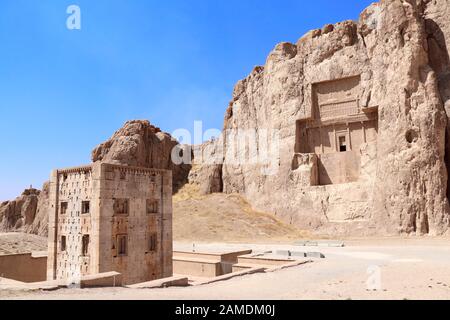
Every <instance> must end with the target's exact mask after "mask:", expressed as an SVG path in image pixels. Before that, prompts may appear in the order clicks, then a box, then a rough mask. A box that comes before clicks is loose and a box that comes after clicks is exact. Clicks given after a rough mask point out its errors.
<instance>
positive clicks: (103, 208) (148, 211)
mask: <svg viewBox="0 0 450 320" xmlns="http://www.w3.org/2000/svg"><path fill="white" fill-rule="evenodd" d="M49 222H50V223H49V255H48V257H49V258H48V268H47V276H48V279H49V280H52V279H61V280H65V279H73V280H77V279H79V278H80V277H82V276H85V275H94V274H99V273H105V272H111V271H116V272H119V273H121V276H122V281H123V283H124V284H134V283H139V282H146V281H151V280H155V279H159V278H164V277H169V276H172V175H171V172H170V171H167V170H156V169H147V168H137V167H130V166H120V165H113V164H104V163H96V164H93V165H91V166H86V167H79V168H73V169H65V170H58V171H55V172H54V173H53V175H52V179H51V184H50V218H49Z"/></svg>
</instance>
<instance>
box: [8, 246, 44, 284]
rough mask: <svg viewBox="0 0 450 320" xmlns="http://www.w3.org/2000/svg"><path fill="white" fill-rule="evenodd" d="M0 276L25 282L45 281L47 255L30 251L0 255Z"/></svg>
mask: <svg viewBox="0 0 450 320" xmlns="http://www.w3.org/2000/svg"><path fill="white" fill-rule="evenodd" d="M0 277H2V278H8V279H12V280H16V281H21V282H27V283H31V282H40V281H45V280H46V279H47V256H46V255H43V254H40V255H35V254H31V253H27V254H13V255H3V256H0Z"/></svg>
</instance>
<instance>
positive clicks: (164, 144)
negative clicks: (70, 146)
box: [92, 120, 191, 192]
mask: <svg viewBox="0 0 450 320" xmlns="http://www.w3.org/2000/svg"><path fill="white" fill-rule="evenodd" d="M177 146H179V143H178V142H177V141H176V140H175V139H173V138H172V137H171V136H170V134H168V133H164V132H161V130H160V129H159V128H156V127H154V126H152V125H151V124H150V122H149V121H147V120H134V121H128V122H127V123H125V125H124V126H123V127H122V128H121V129H119V130H118V131H117V132H116V133H115V134H114V135H113V136H112V137H111V139H109V140H108V141H106V142H105V143H102V144H101V145H99V146H98V147H96V148H95V149H94V150H93V151H92V161H93V162H97V161H100V162H105V163H111V164H120V165H128V166H135V167H144V168H154V169H167V170H172V171H173V185H174V192H176V191H177V190H178V189H179V188H180V187H181V186H182V185H183V184H184V183H186V181H187V177H188V174H189V170H190V168H191V166H190V165H180V166H178V165H175V164H174V163H173V162H172V159H171V154H172V150H173V149H174V148H175V147H177Z"/></svg>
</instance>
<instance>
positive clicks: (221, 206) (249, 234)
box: [173, 184, 308, 242]
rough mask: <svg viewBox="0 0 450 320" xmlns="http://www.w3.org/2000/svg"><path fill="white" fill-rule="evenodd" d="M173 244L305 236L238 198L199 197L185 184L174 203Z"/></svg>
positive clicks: (302, 232) (265, 239)
mask: <svg viewBox="0 0 450 320" xmlns="http://www.w3.org/2000/svg"><path fill="white" fill-rule="evenodd" d="M173 204H174V208H173V210H174V212H173V215H174V217H173V227H174V240H175V241H197V242H202V241H205V242H207V241H222V242H223V241H225V242H242V241H251V242H263V241H265V242H267V241H269V242H274V241H286V240H296V239H301V238H305V237H307V236H308V233H307V232H304V231H301V230H299V229H297V228H295V227H292V226H289V225H287V224H285V223H283V222H281V221H280V220H278V219H277V218H276V217H275V216H273V215H271V214H267V213H262V212H257V211H254V210H252V208H251V206H250V205H249V204H248V203H247V202H246V201H245V200H244V199H243V198H242V197H241V196H239V195H236V194H231V195H227V194H223V193H216V194H211V195H205V196H202V195H200V193H199V189H198V187H197V186H196V185H192V184H188V185H186V186H184V187H183V188H182V189H181V190H180V192H178V193H177V194H176V195H175V196H174V199H173Z"/></svg>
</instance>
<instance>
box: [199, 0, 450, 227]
mask: <svg viewBox="0 0 450 320" xmlns="http://www.w3.org/2000/svg"><path fill="white" fill-rule="evenodd" d="M448 8H449V6H448V4H447V1H445V0H441V1H439V0H438V1H426V2H423V1H417V3H416V2H415V1H400V0H385V1H381V2H380V3H377V4H373V5H371V6H370V7H369V8H367V9H366V10H365V11H364V12H363V13H362V14H361V17H360V20H359V22H357V23H355V22H352V21H345V22H342V23H338V24H336V25H334V26H333V27H331V26H326V27H325V28H323V29H322V30H315V31H311V32H310V33H308V34H307V35H305V36H304V37H302V38H301V39H300V40H299V41H298V42H297V44H296V45H294V44H286V43H283V44H280V45H278V46H276V48H275V49H274V51H273V52H272V53H271V54H270V56H269V57H268V59H267V62H266V65H265V66H264V68H261V69H258V70H254V71H253V72H252V73H251V74H250V75H249V77H247V78H246V79H244V80H241V81H239V82H238V84H237V85H236V87H235V90H234V93H233V100H232V102H231V104H230V106H229V108H228V110H227V114H226V117H225V119H226V121H225V124H224V129H225V131H224V142H223V144H224V146H225V150H230V149H231V148H233V146H232V143H231V142H230V141H229V137H230V133H229V132H233V131H239V130H243V129H250V130H251V129H254V130H256V131H261V130H263V129H267V130H279V136H280V155H279V157H276V156H273V157H272V159H271V160H272V161H271V162H273V163H275V164H276V165H277V166H278V173H277V174H274V175H266V174H262V172H261V164H251V163H236V162H235V161H233V159H231V158H232V156H230V155H229V154H225V155H224V165H223V167H222V181H223V189H224V192H226V193H234V192H238V193H241V194H243V195H244V196H245V197H246V198H247V199H248V200H249V202H250V203H251V205H252V206H253V207H254V208H255V209H256V210H260V211H265V212H274V213H276V214H277V215H279V216H280V217H281V218H282V219H283V220H285V221H287V222H289V223H292V224H295V225H297V226H300V227H306V228H310V229H316V228H319V229H323V230H325V231H327V230H328V231H330V233H333V234H334V235H336V234H338V233H344V234H353V235H355V234H368V233H372V234H384V233H387V234H398V233H417V234H442V233H445V232H448V230H449V226H450V212H449V203H448V198H447V190H448V189H450V188H448V183H447V182H448V181H447V180H448V172H447V167H446V161H445V159H446V158H447V164H449V163H450V160H448V159H450V156H448V154H449V151H450V147H449V146H450V144H449V143H448V140H449V139H448V137H449V136H450V135H449V133H448V132H447V122H448V119H447V115H446V109H449V108H450V105H449V102H448V101H449V100H450V99H449V98H450V93H449V89H448V88H450V86H449V81H450V80H449V79H450V77H449V64H448V61H449V59H448V50H449V43H448V39H447V38H448V37H449V36H450V23H448V13H449V9H448ZM443 102H444V103H443ZM444 106H445V107H446V108H444ZM333 108H334V109H333ZM346 108H347V109H346ZM327 110H329V111H327ZM449 111H450V109H449ZM327 117H328V118H327ZM339 117H341V119H339ZM342 117H343V120H342ZM354 119H360V120H357V121H356V122H355V120H354ZM305 124H306V126H305ZM314 125H316V126H317V127H316V129H314ZM333 127H334V129H333ZM319 128H321V129H320V130H322V133H321V134H319ZM341 129H343V130H344V131H342V135H340V133H339V132H340V131H339V130H341ZM333 130H334V131H333ZM323 132H325V133H326V134H327V135H323V136H320V135H322V134H324V133H323ZM303 133H305V134H306V133H307V134H308V135H309V136H311V137H316V138H314V139H316V140H314V141H309V140H308V139H307V138H305V137H306V136H302V134H303ZM446 133H447V138H446ZM363 134H364V136H363ZM341 138H342V139H341ZM317 139H318V140H317ZM320 141H321V142H320ZM446 141H447V144H446ZM339 143H340V145H338V144H339ZM254 144H255V146H253V147H255V148H254V149H255V150H259V149H261V148H262V142H261V141H260V140H259V139H256V140H255V142H254ZM446 146H447V148H446ZM251 147H252V146H247V147H241V148H240V149H239V148H238V150H237V151H236V152H237V153H238V154H239V153H249V152H250V155H252V151H249V150H252V148H251ZM339 148H340V149H339ZM255 152H256V151H255ZM446 153H447V154H446ZM293 159H294V160H293ZM198 170H200V171H203V172H204V173H206V174H210V175H213V174H216V173H215V171H214V170H210V171H208V170H205V169H198ZM202 180H203V181H212V182H213V183H215V182H214V181H215V180H214V179H210V180H208V179H206V177H205V176H203V178H202ZM203 189H204V190H207V189H208V187H207V186H206V187H203Z"/></svg>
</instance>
